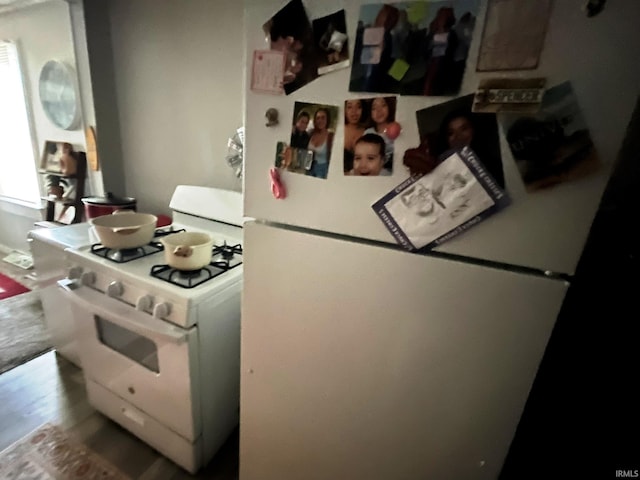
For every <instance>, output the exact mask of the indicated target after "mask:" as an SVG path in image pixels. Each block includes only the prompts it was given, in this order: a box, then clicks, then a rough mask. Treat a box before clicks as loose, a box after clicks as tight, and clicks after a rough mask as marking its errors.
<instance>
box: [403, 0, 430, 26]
mask: <svg viewBox="0 0 640 480" xmlns="http://www.w3.org/2000/svg"><path fill="white" fill-rule="evenodd" d="M426 16H427V2H413V3H411V5H409V6H408V7H407V21H408V22H409V23H413V24H414V25H417V24H418V23H420V21H422V20H423V19H424V18H425V17H426Z"/></svg>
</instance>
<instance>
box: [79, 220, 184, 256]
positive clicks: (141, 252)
mask: <svg viewBox="0 0 640 480" xmlns="http://www.w3.org/2000/svg"><path fill="white" fill-rule="evenodd" d="M184 231H185V230H184V228H182V229H180V230H158V231H156V232H155V234H154V237H153V238H154V240H152V241H151V242H149V243H147V244H146V245H142V246H140V247H135V248H124V249H117V248H109V247H105V246H104V245H102V244H101V243H94V244H93V245H91V253H93V254H94V255H98V256H99V257H102V258H106V259H107V260H111V261H112V262H115V263H126V262H130V261H131V260H137V259H138V258H142V257H146V256H147V255H153V254H154V253H158V252H162V251H163V250H164V246H163V245H162V243H160V242H158V241H156V240H155V239H157V238H160V237H164V236H165V235H169V234H172V233H178V232H184Z"/></svg>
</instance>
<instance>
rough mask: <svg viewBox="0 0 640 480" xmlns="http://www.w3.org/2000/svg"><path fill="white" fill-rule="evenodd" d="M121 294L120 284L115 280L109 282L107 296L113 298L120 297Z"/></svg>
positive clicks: (122, 288)
mask: <svg viewBox="0 0 640 480" xmlns="http://www.w3.org/2000/svg"><path fill="white" fill-rule="evenodd" d="M123 292H124V287H123V286H122V283H120V282H118V281H116V280H114V281H113V282H111V283H110V284H109V286H108V287H107V295H109V296H110V297H113V298H115V297H119V296H121V295H122V293H123Z"/></svg>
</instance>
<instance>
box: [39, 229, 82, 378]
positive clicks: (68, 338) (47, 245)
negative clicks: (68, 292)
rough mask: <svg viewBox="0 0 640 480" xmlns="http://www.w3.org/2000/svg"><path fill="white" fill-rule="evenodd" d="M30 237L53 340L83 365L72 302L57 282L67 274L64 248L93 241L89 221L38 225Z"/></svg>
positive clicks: (62, 353)
mask: <svg viewBox="0 0 640 480" xmlns="http://www.w3.org/2000/svg"><path fill="white" fill-rule="evenodd" d="M27 241H28V242H29V250H30V251H31V256H32V257H33V267H34V271H35V273H36V275H35V278H36V282H37V290H38V292H39V294H40V300H41V302H42V310H43V312H44V319H45V324H46V327H47V331H48V332H49V335H50V336H51V343H52V345H53V347H54V348H55V350H56V352H57V353H58V354H60V355H62V356H63V357H64V358H66V359H67V360H69V361H71V362H73V363H74V364H75V365H77V366H78V367H81V364H80V357H79V355H78V347H77V344H76V338H75V335H74V330H75V322H74V320H73V314H72V312H71V303H70V302H69V301H68V300H67V299H66V298H65V297H63V296H62V295H60V290H59V288H58V285H57V283H56V282H57V281H58V280H60V279H62V278H64V277H65V276H66V274H67V265H66V261H65V257H64V250H65V249H66V248H81V247H87V246H89V245H91V242H92V240H91V237H90V225H89V224H88V223H86V222H82V223H76V224H73V225H66V226H60V227H56V228H36V229H35V230H31V231H30V232H29V234H28V240H27Z"/></svg>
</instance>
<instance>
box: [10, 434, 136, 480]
mask: <svg viewBox="0 0 640 480" xmlns="http://www.w3.org/2000/svg"><path fill="white" fill-rule="evenodd" d="M0 479H3V480H4V479H11V480H26V479H29V480H71V479H74V480H94V479H101V480H107V479H109V480H130V477H128V476H126V475H125V474H124V473H122V472H121V471H120V470H118V468H117V467H115V466H114V465H112V464H111V463H109V462H108V461H107V460H105V459H104V458H102V457H100V456H99V455H98V454H97V453H95V452H94V451H93V450H91V449H90V448H89V447H87V446H86V445H83V444H82V443H79V442H76V441H75V440H73V439H72V438H70V437H69V436H68V435H67V434H66V433H65V432H64V430H62V429H61V428H60V427H58V426H57V425H53V424H51V423H45V424H44V425H42V426H41V427H39V428H38V429H37V430H35V431H33V432H31V433H30V434H29V435H27V436H25V437H23V438H21V439H20V440H18V441H17V442H16V443H14V444H13V445H11V446H10V447H8V448H7V449H5V450H4V451H2V452H0Z"/></svg>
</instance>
